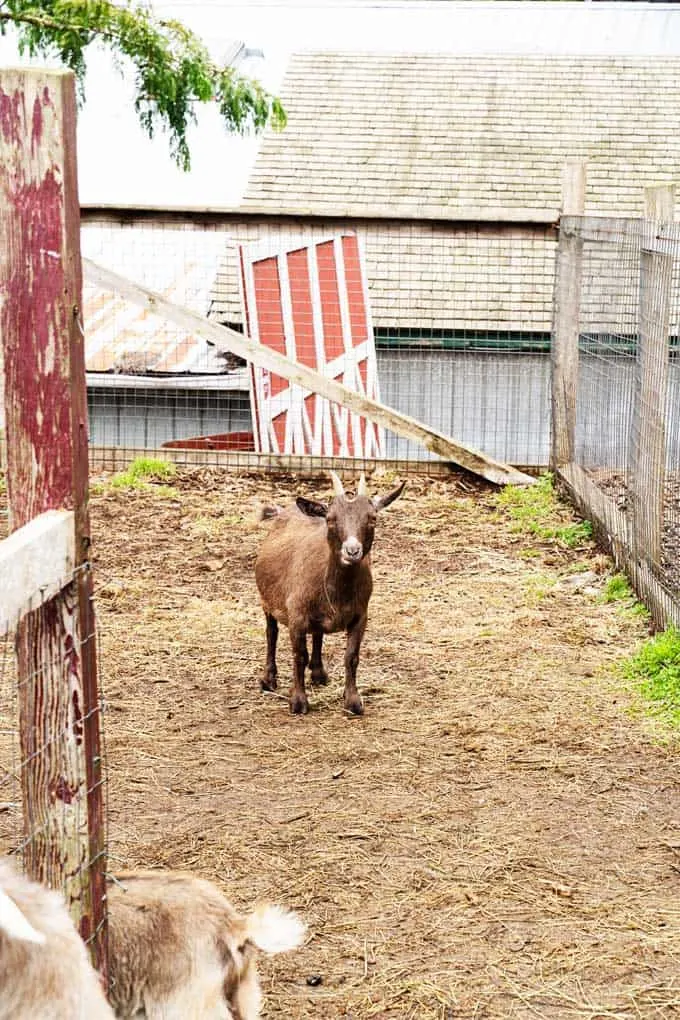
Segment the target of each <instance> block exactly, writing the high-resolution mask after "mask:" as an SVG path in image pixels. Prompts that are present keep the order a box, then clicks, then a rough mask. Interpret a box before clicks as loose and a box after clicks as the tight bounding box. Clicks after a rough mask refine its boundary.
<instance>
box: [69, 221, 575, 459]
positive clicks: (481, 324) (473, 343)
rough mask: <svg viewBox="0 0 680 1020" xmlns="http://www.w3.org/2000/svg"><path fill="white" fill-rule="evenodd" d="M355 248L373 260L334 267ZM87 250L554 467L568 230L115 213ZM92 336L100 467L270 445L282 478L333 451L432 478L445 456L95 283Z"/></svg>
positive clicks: (438, 418)
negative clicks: (397, 463) (559, 275)
mask: <svg viewBox="0 0 680 1020" xmlns="http://www.w3.org/2000/svg"><path fill="white" fill-rule="evenodd" d="M353 236H356V237H357V238H358V244H359V248H360V252H361V256H360V260H359V261H357V258H355V256H354V255H353V254H352V253H351V252H349V251H348V249H347V248H346V250H345V252H344V260H343V253H342V251H339V252H337V253H336V257H335V258H334V257H333V254H332V250H331V249H332V245H333V241H332V239H333V238H335V239H338V238H345V239H347V238H348V237H353ZM329 243H330V248H329ZM335 243H336V247H337V244H338V241H337V240H336V242H335ZM348 243H349V242H347V240H344V241H342V242H341V245H345V246H347V244H348ZM82 250H83V254H84V255H85V256H87V257H89V258H92V259H93V260H94V261H98V262H100V263H102V264H103V265H105V266H106V267H108V268H111V269H113V270H115V271H118V272H121V273H123V274H124V275H126V276H128V277H129V278H131V279H132V280H134V282H135V283H137V284H139V285H141V286H145V287H148V288H150V289H153V290H157V291H161V292H162V293H163V295H164V296H165V297H167V298H170V299H171V300H173V301H175V302H177V303H178V304H180V305H184V306H186V307H189V308H190V309H191V310H193V311H195V312H197V313H198V314H200V315H207V316H208V317H209V318H210V319H212V320H213V321H216V322H220V323H222V324H224V325H228V326H230V327H231V328H233V329H235V330H237V331H238V332H241V333H242V332H244V331H245V332H246V334H247V335H249V336H252V337H253V338H254V339H258V340H259V341H260V342H262V343H265V344H266V345H267V346H270V347H272V348H273V349H274V350H279V351H280V352H282V353H286V354H288V355H289V356H292V357H294V358H295V359H296V360H299V361H301V362H302V363H303V364H305V365H308V366H309V367H312V368H314V369H317V370H319V371H321V372H322V374H324V375H325V376H326V377H328V378H333V379H337V380H338V381H340V382H344V383H345V384H346V385H348V386H349V387H350V388H353V389H358V390H359V391H360V392H361V391H363V392H365V393H366V394H367V395H368V396H371V397H373V398H375V399H378V400H380V402H382V403H383V404H386V405H388V406H389V407H392V408H394V409H395V410H397V411H399V412H402V413H405V414H407V415H410V416H411V417H413V418H415V419H417V420H418V421H420V422H422V423H424V424H426V425H428V426H430V427H432V428H434V429H436V430H438V431H441V432H443V433H445V434H447V435H449V436H451V437H452V438H454V439H455V440H456V441H458V442H462V443H465V444H469V445H471V446H474V447H476V448H478V449H482V450H483V451H484V452H486V453H488V454H489V455H490V456H492V457H494V458H496V459H500V460H504V461H508V462H511V463H514V464H520V465H537V466H540V465H547V463H548V458H549V444H550V375H549V372H550V369H549V351H550V329H551V317H552V289H553V273H554V255H555V233H554V230H553V229H552V228H548V227H540V226H533V227H532V226H507V225H506V226H489V227H484V226H479V225H476V226H470V227H464V226H455V225H449V226H447V225H443V224H429V223H421V224H418V223H400V222H395V223H390V222H385V223H377V222H375V221H370V222H355V221H347V222H337V221H334V222H330V221H329V222H328V223H324V222H321V223H316V224H315V225H314V227H313V228H312V227H310V225H309V224H308V223H304V222H299V223H297V222H296V223H290V222H285V223H284V222H277V221H275V220H269V221H264V220H263V221H262V222H258V221H257V220H256V219H254V218H252V217H251V218H249V219H248V220H245V219H244V220H242V221H239V220H238V219H235V220H232V221H225V222H218V221H216V222H212V223H210V224H209V225H205V224H203V223H194V222H189V221H188V220H187V221H186V222H178V221H177V219H174V220H169V219H166V220H163V219H162V218H158V219H156V220H152V221H141V220H130V221H129V222H116V223H112V222H111V221H107V220H103V219H99V220H92V221H88V222H86V223H85V224H84V225H83V229H82ZM304 251H306V252H307V256H308V257H307V258H305V257H304V255H303V256H301V254H300V253H301V252H304ZM282 253H284V254H282ZM249 299H250V305H249V304H248V301H249ZM248 320H249V321H248ZM84 328H85V340H86V352H87V369H88V393H89V409H90V428H91V443H92V446H93V447H94V448H95V455H96V451H97V449H99V450H100V451H101V450H102V449H104V450H107V451H108V452H109V453H112V452H113V451H116V453H117V460H118V462H119V463H120V462H124V461H125V460H129V459H131V457H133V456H134V455H136V454H139V453H141V452H142V451H150V450H152V451H153V450H156V451H157V450H160V449H173V448H174V449H175V451H176V450H177V448H180V449H181V450H184V451H186V450H192V451H193V455H192V458H191V462H192V463H196V462H197V461H199V462H200V454H201V453H205V454H206V456H205V462H206V463H212V464H214V463H219V452H220V451H225V452H230V453H233V452H234V451H239V450H240V451H250V450H253V449H256V450H259V451H261V452H262V453H263V454H264V455H265V458H267V457H268V458H269V463H266V462H265V463H264V464H263V466H265V467H267V466H269V467H273V466H277V457H278V456H279V455H280V454H282V453H295V454H299V453H305V454H312V453H314V452H315V451H316V452H318V451H319V449H322V450H323V452H324V453H325V454H329V451H332V454H333V455H340V456H342V455H349V456H354V457H360V458H362V459H365V458H369V459H372V458H375V457H377V458H379V459H380V458H385V459H390V460H393V459H399V460H401V461H405V462H406V463H407V465H408V464H413V465H414V467H416V468H417V467H418V466H422V465H423V464H424V463H425V462H427V461H429V460H431V459H432V457H433V455H432V454H430V453H428V452H427V451H426V450H425V449H424V447H422V446H421V445H419V444H418V443H416V442H414V441H413V440H412V439H409V438H406V437H404V436H403V435H401V434H399V433H397V432H396V431H391V430H386V431H381V433H380V435H379V436H378V437H374V436H373V435H372V432H371V430H370V428H369V429H368V430H366V428H365V426H364V425H359V424H358V419H357V418H352V417H351V416H348V415H347V414H346V413H345V412H343V411H342V410H341V409H339V408H337V406H334V407H329V406H328V405H324V404H323V403H322V402H320V401H319V400H317V399H316V398H315V396H314V394H313V393H310V391H309V390H305V391H302V390H300V389H298V388H297V387H295V386H293V387H290V386H289V385H288V383H287V381H286V380H283V379H281V378H280V377H277V376H276V375H274V374H269V373H267V372H262V371H255V372H252V373H251V371H250V370H249V368H248V366H247V365H246V364H245V362H244V361H243V359H241V358H239V357H237V356H234V355H229V354H226V355H225V354H224V352H219V351H217V350H216V348H215V347H214V346H213V345H211V343H210V342H208V341H206V340H204V339H203V338H201V337H198V336H189V335H188V334H187V333H186V332H182V330H180V329H178V328H177V327H175V326H173V324H172V323H171V322H169V321H167V320H163V319H162V318H160V317H156V316H151V315H149V314H147V313H144V312H140V311H139V309H138V308H137V307H136V306H134V305H133V304H132V303H131V302H129V301H128V300H126V299H122V298H120V297H117V296H115V295H113V294H110V293H109V294H107V293H105V292H103V291H102V290H101V289H99V288H96V287H93V286H87V287H86V290H85V298H84ZM364 333H365V335H364ZM367 344H368V347H369V348H370V350H368V353H366V351H367V347H366V345H367ZM341 357H342V364H340V358H341ZM343 429H344V430H345V433H344V435H343ZM324 436H325V439H324ZM174 455H175V459H180V460H181V455H179V454H177V452H175V454H174Z"/></svg>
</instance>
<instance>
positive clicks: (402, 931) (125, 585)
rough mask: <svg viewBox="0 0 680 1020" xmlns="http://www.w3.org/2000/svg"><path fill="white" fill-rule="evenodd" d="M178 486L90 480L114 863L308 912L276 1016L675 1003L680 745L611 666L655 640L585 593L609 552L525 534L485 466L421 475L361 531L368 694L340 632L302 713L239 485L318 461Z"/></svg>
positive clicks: (526, 1013) (244, 487)
mask: <svg viewBox="0 0 680 1020" xmlns="http://www.w3.org/2000/svg"><path fill="white" fill-rule="evenodd" d="M379 484H380V483H379V482H377V481H376V482H374V483H372V488H375V486H377V485H379ZM393 484H394V482H393V480H390V481H389V482H388V481H385V482H384V483H382V488H384V489H387V488H388V487H391V486H392V485H393ZM178 487H179V489H180V498H179V499H178V500H171V499H159V498H158V497H155V496H153V495H149V494H146V493H137V494H135V493H120V492H117V493H113V492H108V493H106V494H104V495H100V496H96V497H95V498H94V499H93V501H92V513H93V525H94V549H95V554H96V563H95V566H96V587H97V607H98V616H99V624H100V629H101V635H100V645H101V649H100V656H101V669H102V678H103V685H104V690H105V695H106V700H107V705H108V710H107V713H106V718H105V723H106V746H107V758H108V772H109V804H110V848H111V855H112V865H113V867H114V869H115V867H118V868H120V867H123V866H125V867H134V866H138V865H140V866H142V865H143V866H158V867H172V868H187V869H193V870H195V871H197V872H199V873H201V874H202V875H204V876H206V877H209V878H213V879H215V880H217V881H218V882H219V883H220V884H221V885H222V886H223V887H224V888H225V890H226V891H227V893H228V894H229V895H230V896H231V897H232V899H233V900H234V902H235V903H236V904H238V905H240V906H242V907H244V908H248V907H249V906H251V905H252V903H253V902H254V901H255V900H257V899H273V900H274V901H277V902H282V903H284V904H285V905H287V906H289V907H293V908H295V909H297V910H299V911H300V912H301V914H302V915H303V916H304V918H305V919H306V921H307V922H308V924H309V939H308V942H307V944H306V945H305V947H304V948H303V949H302V950H300V951H298V952H297V953H295V954H292V955H290V956H287V957H283V958H277V959H275V960H273V961H266V962H263V965H262V968H261V969H262V974H263V981H264V987H265V992H266V1009H265V1016H266V1017H270V1018H275V1017H281V1018H283V1017H287V1018H294V1020H311V1018H324V1020H334V1018H344V1020H350V1018H351V1020H368V1018H390V1020H392V1018H395V1020H396V1018H399V1020H450V1018H454V1017H455V1018H458V1017H464V1018H519V1017H521V1018H525V1017H526V1018H529V1017H545V1018H551V1020H552V1018H555V1020H557V1018H563V1017H564V1018H567V1017H568V1018H575V1017H588V1018H592V1020H595V1018H600V1017H616V1018H631V1020H632V1018H640V1017H645V1018H647V1017H649V1018H652V1017H670V1016H675V1015H679V1014H680V987H679V984H678V982H679V979H678V973H679V967H678V964H679V960H678V956H679V954H680V899H679V897H678V892H679V891H680V873H679V867H680V811H679V808H680V787H679V785H678V778H677V775H678V769H677V753H676V749H675V748H673V747H672V746H670V745H668V744H667V745H665V746H661V745H660V744H659V743H658V742H655V741H654V739H653V735H652V733H651V731H650V729H649V727H648V726H647V725H646V724H645V723H644V722H643V721H641V720H636V719H634V718H632V717H631V716H630V714H629V713H628V712H627V711H626V707H627V702H628V699H627V697H626V696H625V695H624V694H622V693H621V692H618V691H617V690H616V689H615V688H614V686H613V685H612V684H611V683H610V682H608V681H607V680H605V679H604V678H603V674H604V671H606V670H607V668H608V667H609V666H610V665H611V664H612V663H613V662H614V661H616V660H617V659H619V658H620V657H621V656H623V655H625V654H627V653H628V652H629V651H630V650H631V649H632V648H633V647H634V645H635V643H636V642H637V641H638V640H639V639H640V638H641V637H643V636H644V633H645V628H644V624H643V623H641V622H640V620H639V619H635V618H633V617H631V616H630V615H626V614H625V613H622V612H621V610H620V609H619V608H617V607H616V606H615V605H607V604H604V603H602V602H600V601H598V599H597V597H596V595H595V594H594V592H593V589H596V588H597V587H598V584H599V583H601V582H603V581H604V579H605V577H606V575H607V571H608V570H609V569H610V567H609V561H608V560H607V559H606V558H605V557H603V556H602V555H601V554H599V553H598V552H597V550H596V549H595V548H594V547H593V546H588V547H587V548H583V549H579V550H575V551H563V550H559V549H557V548H556V547H555V546H553V545H549V544H546V545H541V544H540V543H538V542H536V541H535V540H532V539H530V538H527V537H522V536H520V535H518V534H517V533H515V532H514V531H513V530H512V525H511V523H510V522H509V521H508V520H507V518H505V517H504V516H502V515H499V514H498V513H497V512H496V511H495V510H494V509H493V507H492V504H491V499H490V492H489V490H487V489H485V488H483V487H476V486H471V485H470V484H469V483H468V482H466V481H463V480H462V479H461V478H452V479H451V480H450V481H448V480H447V481H441V480H436V481H434V480H428V479H416V478H414V479H410V480H409V483H408V486H407V489H406V491H405V493H404V495H403V496H402V498H401V499H400V500H399V501H398V502H397V503H395V504H394V505H393V506H392V507H391V508H390V509H389V510H387V511H385V512H384V514H383V515H381V518H380V520H379V526H378V533H377V536H376V544H375V552H374V573H375V591H374V596H373V600H372V603H371V619H370V622H369V628H368V631H367V635H366V638H365V642H364V648H363V654H362V661H361V663H360V667H359V686H360V690H361V691H362V694H363V696H364V700H365V704H366V714H365V716H364V717H363V718H348V717H347V716H345V715H344V713H343V711H342V657H343V638H342V636H341V635H337V636H335V637H333V638H330V639H327V641H326V657H327V663H328V668H329V672H330V674H331V683H330V685H329V686H328V687H326V688H323V689H321V690H314V691H313V692H312V694H311V698H310V700H311V704H312V711H311V712H310V714H309V715H308V716H306V717H293V716H291V715H290V714H289V711H288V707H287V702H286V700H285V695H286V692H287V684H288V680H289V677H290V671H291V661H290V655H289V648H288V642H287V635H286V632H285V631H282V634H281V639H280V655H279V677H280V683H281V697H278V696H275V695H274V696H272V695H265V694H262V693H260V690H259V678H260V674H261V671H262V668H263V665H264V617H263V615H262V613H261V609H260V607H259V603H258V598H257V592H256V589H255V584H254V577H253V565H254V560H255V555H256V550H257V547H258V543H259V542H260V540H261V538H262V535H263V529H264V528H265V527H266V525H259V524H257V523H256V520H255V512H254V507H255V504H256V503H257V502H258V501H260V500H261V501H265V502H266V501H270V500H274V501H278V502H283V501H285V500H288V499H291V498H293V496H294V495H295V494H296V493H305V494H308V495H316V496H317V497H322V498H323V497H327V496H328V494H329V491H330V486H329V483H328V482H327V481H326V480H325V479H321V478H317V479H311V480H303V479H300V478H294V479H286V478H282V477H277V478H262V477H240V478H235V477H233V476H228V475H223V474H221V473H218V472H211V471H209V470H205V471H195V472H184V473H183V474H181V476H180V478H179V482H178ZM584 570H587V571H590V572H593V573H594V574H595V575H596V577H595V578H593V576H592V574H591V576H590V578H589V581H588V583H587V584H586V585H585V586H584V585H581V584H579V577H580V576H581V573H582V572H583V571H584ZM316 978H320V979H321V980H320V982H319V983H316V984H309V983H308V979H310V980H314V979H316Z"/></svg>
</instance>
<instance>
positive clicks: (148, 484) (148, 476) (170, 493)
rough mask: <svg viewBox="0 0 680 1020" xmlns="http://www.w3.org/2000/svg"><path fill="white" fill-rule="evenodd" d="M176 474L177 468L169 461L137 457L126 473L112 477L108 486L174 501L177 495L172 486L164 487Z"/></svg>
mask: <svg viewBox="0 0 680 1020" xmlns="http://www.w3.org/2000/svg"><path fill="white" fill-rule="evenodd" d="M176 474H177V468H176V467H175V465H174V464H173V463H172V462H171V461H165V460H157V459H156V458H154V457H137V459H136V460H133V461H132V463H131V464H130V466H129V468H128V469H127V471H122V472H121V473H120V474H117V475H114V476H113V478H112V479H111V481H110V482H109V486H110V488H112V489H126V490H131V489H132V490H135V491H138V492H139V491H142V492H143V491H147V492H148V491H153V492H154V493H155V495H157V496H161V497H165V498H167V499H176V498H177V496H178V495H179V493H178V491H177V489H175V488H174V487H173V486H170V485H165V484H163V483H164V482H167V481H168V480H169V479H171V478H174V477H175V476H176Z"/></svg>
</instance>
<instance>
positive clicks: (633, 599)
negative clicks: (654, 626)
mask: <svg viewBox="0 0 680 1020" xmlns="http://www.w3.org/2000/svg"><path fill="white" fill-rule="evenodd" d="M600 601H601V602H609V603H611V602H616V603H618V604H619V605H620V607H621V609H622V610H623V611H624V612H625V613H626V614H628V615H630V616H641V617H648V616H649V611H648V610H647V607H646V606H645V605H644V603H642V602H640V601H639V599H638V597H637V595H636V594H635V592H634V591H633V589H632V588H631V586H630V583H629V581H628V578H627V577H626V576H625V574H614V575H613V577H610V578H609V580H608V581H607V583H606V584H605V586H604V589H603V591H602V594H601V595H600Z"/></svg>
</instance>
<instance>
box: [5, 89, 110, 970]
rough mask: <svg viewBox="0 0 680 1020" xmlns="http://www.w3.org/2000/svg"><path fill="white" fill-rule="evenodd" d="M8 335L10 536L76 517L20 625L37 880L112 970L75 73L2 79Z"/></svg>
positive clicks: (30, 831)
mask: <svg viewBox="0 0 680 1020" xmlns="http://www.w3.org/2000/svg"><path fill="white" fill-rule="evenodd" d="M0 236H1V237H2V244H1V245H0V294H2V298H3V300H2V302H1V304H0V336H1V338H2V345H3V348H4V363H5V366H4V367H5V413H6V436H7V487H8V495H9V507H10V528H11V530H15V529H17V528H19V527H21V526H22V525H24V524H26V523H27V522H28V521H30V520H31V519H32V518H33V517H35V516H36V515H38V514H40V513H42V512H43V511H46V510H50V509H72V510H73V514H74V521H75V570H74V573H73V576H72V577H69V578H65V579H64V584H65V587H64V588H63V590H62V591H61V592H60V593H59V594H57V595H56V596H55V597H53V598H51V599H49V601H47V602H45V603H44V604H43V605H41V606H39V607H38V608H36V609H35V610H34V611H33V612H30V613H29V614H28V615H26V616H25V617H24V618H23V620H22V621H21V622H20V623H19V625H18V629H17V657H18V669H19V712H20V723H19V725H20V742H21V754H22V763H23V764H22V788H23V806H24V821H25V828H26V851H25V859H26V866H27V870H28V872H29V874H31V876H32V877H34V878H36V879H39V880H42V881H44V882H46V883H48V884H49V885H51V886H54V887H56V888H60V889H63V890H64V891H65V893H66V897H67V900H68V902H69V906H70V907H71V910H72V913H73V915H74V918H76V919H77V920H78V922H79V925H80V931H81V934H82V935H83V937H84V938H85V939H86V940H89V941H90V944H91V945H92V946H93V956H94V961H95V964H96V965H97V966H98V967H99V968H100V969H101V970H104V969H105V933H106V926H105V902H104V866H105V861H104V826H103V789H102V763H101V754H100V734H99V723H100V716H99V699H98V691H97V666H96V650H95V621H94V612H93V604H92V576H91V572H90V567H89V542H90V539H89V535H90V527H89V519H88V463H87V456H88V451H87V397H86V389H85V363H84V345H83V333H82V327H81V289H82V279H81V264H80V213H79V206H78V188H77V177H76V101H75V83H74V78H73V75H72V74H71V73H60V72H47V71H44V70H31V71H29V70H2V71H0Z"/></svg>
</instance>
